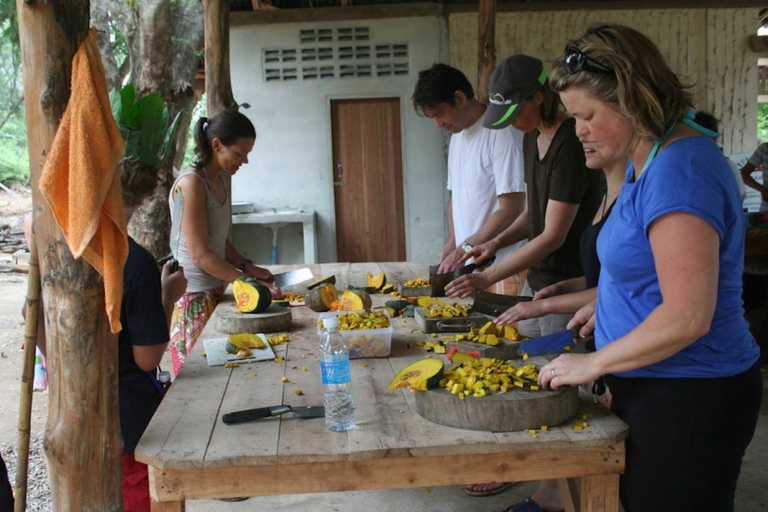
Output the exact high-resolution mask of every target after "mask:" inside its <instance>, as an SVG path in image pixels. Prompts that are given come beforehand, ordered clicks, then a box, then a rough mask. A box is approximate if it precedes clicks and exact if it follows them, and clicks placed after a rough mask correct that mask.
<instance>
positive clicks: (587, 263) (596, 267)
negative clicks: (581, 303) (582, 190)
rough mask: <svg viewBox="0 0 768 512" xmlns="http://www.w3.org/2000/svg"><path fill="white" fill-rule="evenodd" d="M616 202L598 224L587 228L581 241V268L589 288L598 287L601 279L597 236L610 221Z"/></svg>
mask: <svg viewBox="0 0 768 512" xmlns="http://www.w3.org/2000/svg"><path fill="white" fill-rule="evenodd" d="M615 202H616V201H614V202H613V203H611V207H610V208H608V211H607V212H605V215H603V218H602V219H600V221H599V222H598V223H597V224H590V225H589V226H587V228H586V229H585V230H584V232H583V233H582V234H581V238H580V239H579V256H580V257H581V268H582V270H583V271H584V278H585V279H586V282H587V288H594V287H596V286H597V280H598V278H599V277H600V260H599V259H598V257H597V236H598V235H599V234H600V230H601V229H603V225H604V224H605V221H606V220H608V216H609V215H610V214H611V210H613V205H614V204H615Z"/></svg>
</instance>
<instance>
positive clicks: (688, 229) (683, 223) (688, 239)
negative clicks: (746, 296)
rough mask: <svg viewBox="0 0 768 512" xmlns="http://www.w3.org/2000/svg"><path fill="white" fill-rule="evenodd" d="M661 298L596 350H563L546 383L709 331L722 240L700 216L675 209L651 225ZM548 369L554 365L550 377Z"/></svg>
mask: <svg viewBox="0 0 768 512" xmlns="http://www.w3.org/2000/svg"><path fill="white" fill-rule="evenodd" d="M648 237H649V240H650V242H651V249H652V251H653V257H654V260H655V262H656V273H657V275H658V278H659V285H660V289H661V295H662V302H661V304H660V305H659V306H658V307H657V308H656V309H655V310H653V311H652V312H651V314H650V315H648V317H647V318H646V319H645V320H644V321H643V322H642V323H640V325H638V326H637V327H636V328H635V329H634V330H633V331H631V332H630V333H628V334H627V335H626V336H624V337H622V338H619V339H618V340H616V341H614V342H613V343H610V344H609V345H607V346H606V347H604V348H603V349H601V350H599V351H597V352H595V353H593V354H584V355H581V354H578V355H577V354H567V355H565V356H560V357H558V358H557V359H555V360H554V361H552V362H551V363H549V364H548V365H546V366H545V370H542V374H541V375H542V384H544V385H550V384H551V385H553V387H559V386H561V385H564V384H582V383H586V382H590V381H591V380H594V379H595V378H597V377H598V376H599V375H602V374H605V373H615V372H622V371H629V370H634V369H637V368H642V367H644V366H648V365H650V364H653V363H656V362H658V361H662V360H664V359H667V358H668V357H670V356H672V355H674V354H676V353H677V352H680V351H681V350H683V349H684V348H685V347H687V346H688V345H690V344H691V343H693V342H694V341H696V340H697V339H699V338H700V337H701V336H703V335H705V334H706V333H707V332H708V331H709V328H710V325H711V323H712V318H713V317H714V313H715V306H716V304H717V282H718V275H719V254H718V250H719V247H720V240H719V237H718V235H717V232H716V231H715V229H714V228H713V227H712V225H710V224H709V223H707V222H706V221H705V220H703V219H702V218H700V217H697V216H695V215H692V214H689V213H683V212H675V213H670V214H668V215H664V216H663V217H661V218H659V219H657V220H656V221H655V222H654V223H653V224H652V225H651V227H650V229H649V232H648ZM550 369H555V372H554V373H555V374H556V377H554V379H552V372H551V371H550Z"/></svg>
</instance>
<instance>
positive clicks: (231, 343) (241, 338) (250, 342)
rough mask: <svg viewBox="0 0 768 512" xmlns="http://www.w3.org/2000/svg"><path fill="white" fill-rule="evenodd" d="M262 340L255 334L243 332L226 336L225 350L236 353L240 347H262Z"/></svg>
mask: <svg viewBox="0 0 768 512" xmlns="http://www.w3.org/2000/svg"><path fill="white" fill-rule="evenodd" d="M264 346H265V345H264V340H262V339H261V337H260V336H258V335H256V334H251V333H249V332H243V333H240V334H230V335H229V336H227V345H226V351H227V352H229V353H230V354H236V353H237V352H238V351H239V350H241V349H251V348H264Z"/></svg>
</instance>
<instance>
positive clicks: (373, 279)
mask: <svg viewBox="0 0 768 512" xmlns="http://www.w3.org/2000/svg"><path fill="white" fill-rule="evenodd" d="M385 284H387V276H386V275H384V272H381V273H379V274H377V275H375V276H374V275H373V274H372V273H370V272H368V277H367V278H366V280H365V286H366V287H368V288H373V289H374V290H381V289H382V288H383V287H384V285H385Z"/></svg>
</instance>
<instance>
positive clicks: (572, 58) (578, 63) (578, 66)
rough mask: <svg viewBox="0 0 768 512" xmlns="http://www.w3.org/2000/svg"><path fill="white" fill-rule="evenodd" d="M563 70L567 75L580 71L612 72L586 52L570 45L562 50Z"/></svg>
mask: <svg viewBox="0 0 768 512" xmlns="http://www.w3.org/2000/svg"><path fill="white" fill-rule="evenodd" d="M563 71H565V72H566V73H567V74H569V75H575V74H576V73H579V72H581V71H592V72H595V73H611V74H613V73H614V71H613V69H611V68H609V67H608V66H604V65H602V64H600V63H599V62H597V61H596V60H595V59H592V58H590V57H587V54H585V53H584V52H583V51H581V50H579V49H578V48H576V47H575V46H571V45H568V46H566V47H565V51H564V52H563Z"/></svg>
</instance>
